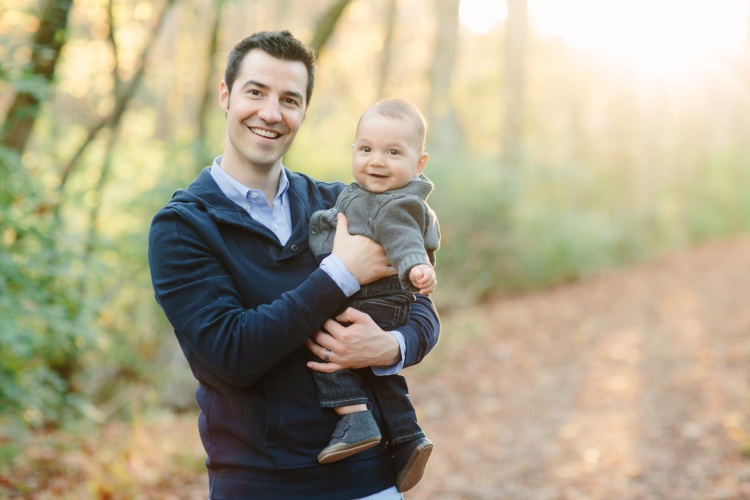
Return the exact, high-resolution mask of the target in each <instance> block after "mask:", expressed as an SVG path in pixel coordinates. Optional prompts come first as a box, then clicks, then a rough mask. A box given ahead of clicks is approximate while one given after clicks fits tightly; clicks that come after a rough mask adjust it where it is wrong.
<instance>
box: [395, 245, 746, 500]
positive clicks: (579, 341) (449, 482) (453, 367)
mask: <svg viewBox="0 0 750 500" xmlns="http://www.w3.org/2000/svg"><path fill="white" fill-rule="evenodd" d="M444 319H445V321H444V325H445V326H444V334H443V339H442V340H441V344H440V345H439V347H438V350H437V351H436V352H435V353H434V355H433V356H432V359H431V360H430V362H429V363H427V364H424V365H422V366H420V367H417V368H412V369H410V370H408V371H407V373H406V375H407V378H408V379H409V380H410V384H409V385H410V388H411V392H412V398H413V400H414V401H415V403H416V404H417V406H418V411H419V412H420V419H421V422H422V425H423V427H424V428H425V431H426V432H427V433H428V436H429V437H430V438H431V439H432V440H433V442H434V443H435V446H436V448H435V452H434V453H433V455H432V458H431V460H430V464H429V466H428V470H427V473H426V475H425V478H424V480H423V482H422V483H420V484H419V485H418V486H417V487H416V488H415V489H414V490H412V492H409V493H408V494H407V498H408V499H440V498H443V499H514V500H515V499H520V500H536V499H618V500H620V499H639V500H640V499H678V500H689V499H701V500H703V499H717V500H718V499H740V498H750V460H749V459H747V458H745V457H743V456H742V453H741V450H743V449H747V447H748V443H750V439H749V438H748V436H747V432H748V431H750V238H744V239H739V240H735V241H732V242H728V243H721V244H715V245H709V246H707V247H704V248H701V249H698V250H695V251H692V252H690V253H687V254H684V255H681V256H678V257H675V258H672V259H668V260H664V261H662V262H657V263H653V264H649V265H646V266H640V267H636V268H631V269H628V270H625V271H622V272H618V273H614V274H611V275H608V276H604V277H600V278H597V279H594V280H591V281H588V282H585V283H580V284H576V285H572V286H566V287H562V288H559V289H556V290H553V291H548V292H544V293H540V294H534V295H530V296H526V297H520V298H514V299H508V300H498V301H497V302H495V303H493V304H491V305H489V306H485V307H482V308H477V309H476V310H473V311H470V314H462V315H461V317H458V316H455V315H454V316H451V317H449V318H444Z"/></svg>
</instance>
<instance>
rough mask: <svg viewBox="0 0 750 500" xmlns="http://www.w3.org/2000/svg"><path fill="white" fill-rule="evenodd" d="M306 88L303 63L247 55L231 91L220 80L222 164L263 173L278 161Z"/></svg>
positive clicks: (300, 114)
mask: <svg viewBox="0 0 750 500" xmlns="http://www.w3.org/2000/svg"><path fill="white" fill-rule="evenodd" d="M306 87H307V68H306V67H305V65H304V64H303V63H301V62H296V61H284V60H281V59H276V58H275V57H272V56H270V55H268V54H267V53H265V52H263V51H262V50H257V49H254V50H251V51H250V52H248V54H247V55H246V56H245V58H244V59H243V61H242V64H241V66H240V71H239V73H238V74H237V79H236V80H235V81H234V83H233V85H232V89H231V92H230V89H229V88H228V87H227V85H226V82H224V81H222V82H221V89H220V92H219V101H220V103H221V107H222V109H223V110H224V112H225V113H226V115H227V124H226V127H227V141H226V144H225V147H224V160H223V163H222V165H224V162H226V163H227V164H228V165H233V166H235V167H239V168H243V167H244V168H248V167H249V168H250V169H252V170H255V171H259V172H264V171H269V170H270V169H271V168H273V167H274V166H275V165H276V164H277V163H279V162H280V161H281V158H282V156H284V154H285V153H286V152H287V151H288V150H289V148H290V147H291V146H292V143H293V142H294V138H295V136H296V135H297V131H298V130H299V129H300V127H301V126H302V122H303V121H304V119H305V110H306V106H307V103H306V102H305V91H306Z"/></svg>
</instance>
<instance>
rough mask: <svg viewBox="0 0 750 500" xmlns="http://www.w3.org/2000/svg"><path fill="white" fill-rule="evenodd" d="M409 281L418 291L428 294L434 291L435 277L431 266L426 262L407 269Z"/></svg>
mask: <svg viewBox="0 0 750 500" xmlns="http://www.w3.org/2000/svg"><path fill="white" fill-rule="evenodd" d="M409 281H411V284H412V285H414V286H415V287H417V288H419V293H421V294H422V295H429V294H431V293H432V292H434V291H435V286H437V277H436V276H435V270H434V269H433V268H432V266H428V265H427V264H418V265H416V266H414V267H412V268H411V271H409Z"/></svg>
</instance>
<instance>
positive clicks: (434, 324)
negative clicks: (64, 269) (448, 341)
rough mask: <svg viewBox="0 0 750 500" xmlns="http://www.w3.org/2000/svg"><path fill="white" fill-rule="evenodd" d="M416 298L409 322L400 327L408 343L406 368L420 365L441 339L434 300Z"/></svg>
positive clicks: (422, 296) (424, 297) (418, 295)
mask: <svg viewBox="0 0 750 500" xmlns="http://www.w3.org/2000/svg"><path fill="white" fill-rule="evenodd" d="M416 298H417V299H416V301H415V302H412V304H411V308H410V313H409V320H408V321H407V322H406V323H405V324H403V325H401V326H399V327H398V331H399V332H401V334H402V335H403V336H404V340H405V341H406V357H405V359H404V368H406V367H409V366H413V365H416V364H417V363H420V362H421V361H422V360H423V359H424V357H425V356H427V354H429V352H430V351H432V349H433V348H434V347H435V345H437V343H438V340H439V338H440V318H439V317H438V313H437V310H436V309H435V306H434V305H433V303H432V300H430V298H429V297H428V296H426V295H420V294H417V295H416Z"/></svg>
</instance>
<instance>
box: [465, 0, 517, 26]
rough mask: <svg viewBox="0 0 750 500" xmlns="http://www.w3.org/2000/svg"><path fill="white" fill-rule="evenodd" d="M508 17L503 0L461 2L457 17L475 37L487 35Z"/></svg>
mask: <svg viewBox="0 0 750 500" xmlns="http://www.w3.org/2000/svg"><path fill="white" fill-rule="evenodd" d="M507 16H508V6H507V3H506V1H505V0H461V2H460V4H459V6H458V17H459V19H460V20H461V24H463V25H464V26H465V27H466V28H467V29H468V30H469V31H471V32H472V33H474V34H475V35H484V34H486V33H489V32H490V31H491V30H492V29H493V28H494V27H495V26H497V25H498V24H500V22H501V21H504V20H505V18H506V17H507Z"/></svg>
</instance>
